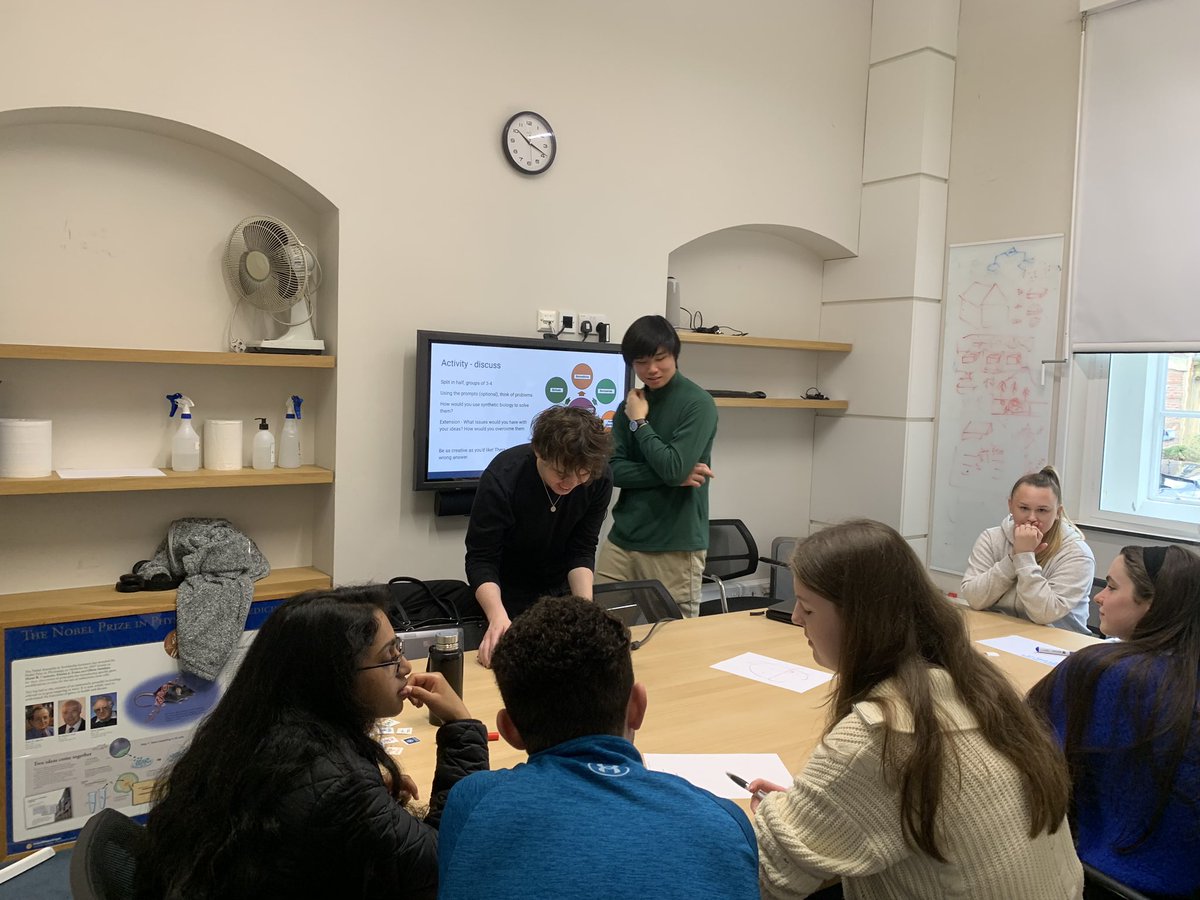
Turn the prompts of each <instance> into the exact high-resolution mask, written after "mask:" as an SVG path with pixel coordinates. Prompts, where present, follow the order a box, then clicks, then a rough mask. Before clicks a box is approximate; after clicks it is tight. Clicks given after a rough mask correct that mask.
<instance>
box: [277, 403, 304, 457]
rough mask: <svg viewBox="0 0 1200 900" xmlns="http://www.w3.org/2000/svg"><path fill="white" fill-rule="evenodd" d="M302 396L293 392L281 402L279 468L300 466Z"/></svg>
mask: <svg viewBox="0 0 1200 900" xmlns="http://www.w3.org/2000/svg"><path fill="white" fill-rule="evenodd" d="M303 402H304V398H303V397H297V396H296V395H295V394H293V395H292V396H291V397H289V398H288V399H287V402H286V403H284V404H283V410H284V413H285V415H284V418H283V431H282V432H281V433H280V435H279V468H281V469H298V468H300V424H299V419H300V404H301V403H303Z"/></svg>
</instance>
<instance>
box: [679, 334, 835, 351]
mask: <svg viewBox="0 0 1200 900" xmlns="http://www.w3.org/2000/svg"><path fill="white" fill-rule="evenodd" d="M679 340H681V341H683V342H684V343H685V344H716V345H719V346H723V347H761V348H766V349H771V350H821V351H825V352H828V353H849V352H850V351H851V350H853V349H854V345H853V344H842V343H838V342H836V341H795V340H791V339H789V338H766V337H754V336H753V335H741V336H735V335H731V334H699V333H697V332H694V331H681V332H679Z"/></svg>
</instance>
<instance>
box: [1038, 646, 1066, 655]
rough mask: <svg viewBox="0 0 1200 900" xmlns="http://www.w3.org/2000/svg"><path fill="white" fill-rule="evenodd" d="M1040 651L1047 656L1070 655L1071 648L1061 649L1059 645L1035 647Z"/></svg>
mask: <svg viewBox="0 0 1200 900" xmlns="http://www.w3.org/2000/svg"><path fill="white" fill-rule="evenodd" d="M1033 649H1034V650H1036V651H1037V652H1038V653H1045V654H1046V655H1047V656H1070V655H1071V651H1070V650H1059V649H1058V648H1057V647H1034V648H1033Z"/></svg>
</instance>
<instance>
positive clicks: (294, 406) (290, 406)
mask: <svg viewBox="0 0 1200 900" xmlns="http://www.w3.org/2000/svg"><path fill="white" fill-rule="evenodd" d="M303 402H304V398H303V397H300V396H298V395H296V394H292V396H291V397H289V398H288V402H287V403H285V404H284V406H283V408H284V410H285V411H286V412H287V416H288V418H289V419H299V418H301V416H300V404H301V403H303Z"/></svg>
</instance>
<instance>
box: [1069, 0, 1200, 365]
mask: <svg viewBox="0 0 1200 900" xmlns="http://www.w3.org/2000/svg"><path fill="white" fill-rule="evenodd" d="M1198 48H1200V2H1197V0H1137V2H1134V3H1128V4H1126V5H1124V6H1118V7H1115V8H1111V9H1105V10H1104V11H1102V12H1099V13H1092V14H1091V15H1089V16H1088V19H1087V37H1086V40H1085V55H1084V70H1083V107H1082V110H1081V119H1080V127H1081V134H1080V144H1079V196H1078V206H1077V217H1076V223H1075V228H1076V235H1075V238H1076V240H1075V254H1074V256H1075V258H1074V261H1073V268H1074V273H1073V282H1074V291H1073V296H1072V313H1071V349H1072V350H1073V351H1074V352H1076V353H1088V352H1134V351H1141V352H1165V351H1169V350H1200V49H1198Z"/></svg>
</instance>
